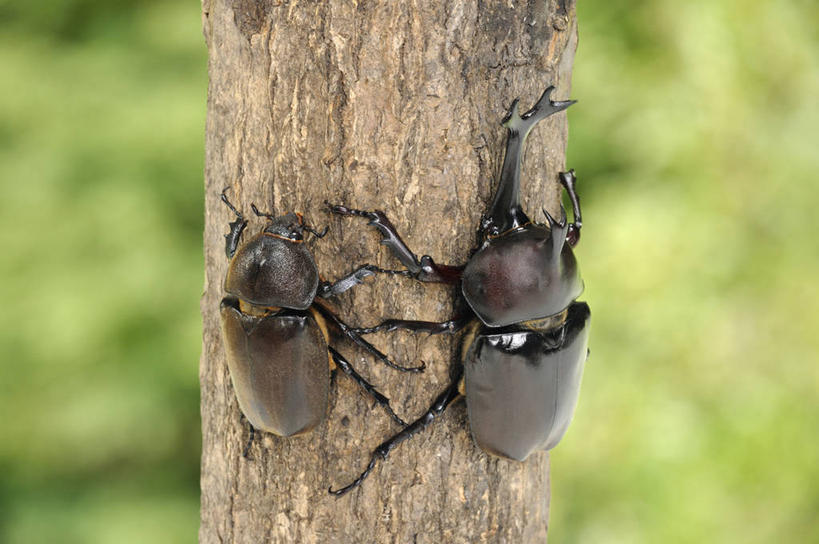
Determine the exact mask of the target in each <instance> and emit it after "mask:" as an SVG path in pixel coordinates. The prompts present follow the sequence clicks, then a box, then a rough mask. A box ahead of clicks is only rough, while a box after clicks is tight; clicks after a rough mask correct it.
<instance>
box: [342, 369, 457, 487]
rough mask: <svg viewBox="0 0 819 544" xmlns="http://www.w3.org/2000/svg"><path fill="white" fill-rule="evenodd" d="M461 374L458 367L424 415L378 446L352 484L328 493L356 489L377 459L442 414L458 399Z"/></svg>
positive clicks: (383, 457)
mask: <svg viewBox="0 0 819 544" xmlns="http://www.w3.org/2000/svg"><path fill="white" fill-rule="evenodd" d="M462 374H463V368H462V367H459V370H458V375H457V376H455V379H454V381H453V382H452V384H450V386H449V387H447V388H446V390H444V392H443V393H441V394H440V395H438V397H437V398H436V399H435V402H433V403H432V406H430V407H429V410H427V411H426V413H424V415H422V416H421V417H419V418H418V419H416V420H415V421H413V422H412V423H410V424H409V425H407V426H406V427H404V428H403V429H402V430H401V431H399V432H398V433H397V434H395V435H394V436H393V437H392V438H390V439H389V440H387V441H386V442H383V443H382V444H381V445H380V446H378V447H377V448H376V449H375V450H374V451H373V453H372V457H371V458H370V462H369V464H368V465H367V468H366V469H365V470H364V472H362V473H361V475H360V476H359V477H358V478H356V479H355V480H353V482H352V483H350V484H348V485H346V486H344V487H342V488H341V489H336V490H333V488H332V487H331V488H330V489H328V491H329V492H330V493H332V494H333V495H335V496H337V497H340V496H341V495H344V494H345V493H347V492H349V491H351V490H352V489H354V488H356V487H358V486H359V485H360V484H361V482H363V481H364V479H365V478H367V476H369V475H370V472H372V470H373V468H374V467H375V463H376V462H377V461H378V460H379V459H386V458H387V456H388V455H389V454H390V452H391V451H392V450H394V449H395V448H396V447H397V446H398V445H399V444H400V443H401V442H404V441H405V440H409V439H410V438H412V437H413V436H415V435H416V434H417V433H419V432H421V431H423V430H424V429H426V428H427V427H428V426H429V425H430V424H431V423H432V422H433V421H435V419H436V418H437V417H439V416H440V415H441V414H443V413H444V410H446V409H447V407H448V406H449V405H450V404H451V403H452V401H453V400H455V399H456V398H458V396H459V395H460V393H459V392H458V387H459V385H460V381H461V375H462Z"/></svg>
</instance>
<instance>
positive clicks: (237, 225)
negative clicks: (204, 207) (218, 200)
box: [222, 187, 247, 259]
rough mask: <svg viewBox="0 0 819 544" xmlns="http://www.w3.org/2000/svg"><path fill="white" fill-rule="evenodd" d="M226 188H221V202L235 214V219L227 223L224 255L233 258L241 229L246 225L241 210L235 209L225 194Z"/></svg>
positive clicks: (240, 235)
mask: <svg viewBox="0 0 819 544" xmlns="http://www.w3.org/2000/svg"><path fill="white" fill-rule="evenodd" d="M227 190H228V188H227V187H225V188H224V189H222V202H224V203H225V205H227V207H228V208H230V211H232V212H233V213H235V214H236V221H231V222H230V223H228V225H229V226H230V232H229V233H227V234H225V255H227V258H228V259H231V258H233V254H234V253H236V248H238V247H239V239H240V238H241V237H242V231H243V230H245V227H247V220H246V219H245V217H244V216H243V215H242V212H240V211H239V210H237V209H236V208H235V207H234V206H233V204H231V203H230V201H229V200H228V198H227V195H226V194H225V193H226V192H227Z"/></svg>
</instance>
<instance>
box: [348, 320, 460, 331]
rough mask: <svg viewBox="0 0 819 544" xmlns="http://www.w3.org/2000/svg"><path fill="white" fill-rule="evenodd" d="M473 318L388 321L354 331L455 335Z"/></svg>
mask: <svg viewBox="0 0 819 544" xmlns="http://www.w3.org/2000/svg"><path fill="white" fill-rule="evenodd" d="M470 320H471V318H469V317H456V318H455V319H450V320H449V321H440V322H437V321H413V320H409V319H387V320H385V321H382V322H381V323H379V324H378V325H376V326H375V327H360V328H355V329H352V330H353V332H355V333H356V334H372V333H374V332H392V331H395V330H398V329H404V330H408V331H412V332H426V333H429V334H455V333H456V332H458V331H460V330H461V329H463V328H464V327H465V326H466V324H467V323H469V321H470Z"/></svg>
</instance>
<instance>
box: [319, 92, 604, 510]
mask: <svg viewBox="0 0 819 544" xmlns="http://www.w3.org/2000/svg"><path fill="white" fill-rule="evenodd" d="M553 90H554V87H551V86H550V87H548V88H547V89H546V90H545V91H544V93H543V95H542V96H541V97H540V99H539V100H538V101H537V103H536V104H535V106H534V107H533V108H532V109H531V110H529V111H528V112H526V113H524V114H523V115H521V114H520V113H519V111H518V100H515V101H514V102H513V103H512V106H511V108H510V110H509V111H508V113H507V115H506V117H505V118H504V120H503V122H502V125H503V126H505V127H506V128H507V129H508V136H507V140H506V153H505V156H504V161H503V166H502V169H501V175H500V181H499V183H498V188H497V191H496V193H495V196H494V199H493V202H492V204H491V206H490V208H489V211H488V213H486V214H485V215H484V216H483V217H482V219H481V222H480V226H479V229H478V239H479V243H478V247H477V248H475V249H474V250H473V252H472V254H471V256H470V258H469V259H468V261H467V263H466V264H465V265H460V266H451V265H440V264H437V263H435V262H434V261H433V259H432V258H431V257H430V256H429V255H424V256H422V257H421V258H420V259H419V258H417V257H416V255H415V254H414V253H413V252H412V251H410V249H409V248H408V247H407V246H406V244H405V243H404V242H403V240H401V237H400V236H399V235H398V233H397V231H396V229H395V227H394V226H393V224H392V223H391V222H390V221H389V219H388V218H387V217H386V215H385V214H384V213H383V212H381V211H362V210H356V209H353V208H348V207H345V206H338V205H335V206H333V205H330V211H331V212H332V213H335V214H338V215H342V216H359V217H364V218H367V219H369V225H371V226H374V227H375V228H376V229H378V231H379V232H380V234H381V235H382V243H383V244H385V245H386V246H388V247H389V248H390V250H391V251H392V252H393V253H394V254H395V256H396V257H397V258H398V259H399V260H400V261H401V263H402V264H403V265H404V267H405V268H406V269H407V270H408V271H409V272H410V275H411V276H412V277H413V278H415V279H416V280H419V281H422V282H439V283H448V284H453V285H455V284H460V291H461V296H462V299H463V300H464V301H466V305H467V308H466V314H465V315H464V316H462V317H459V318H455V319H451V320H449V321H444V322H441V323H437V322H429V321H410V320H400V319H388V320H386V321H384V322H382V323H381V324H379V325H377V326H375V327H370V328H360V329H356V332H358V333H360V334H367V333H373V332H378V331H393V330H396V329H407V330H410V331H415V332H427V333H431V334H437V333H455V332H458V331H460V330H462V329H464V330H465V333H464V335H463V339H462V348H461V355H460V364H457V365H455V366H454V369H453V370H454V371H453V372H452V381H451V384H450V385H449V386H448V387H447V388H446V389H445V390H444V391H443V392H442V393H441V394H440V395H438V397H437V398H436V399H435V401H434V402H433V403H432V405H431V406H430V408H429V409H428V410H427V411H426V412H425V413H424V414H423V415H422V416H421V417H420V418H418V419H417V420H415V421H414V422H413V423H411V424H410V425H408V426H407V427H405V428H404V429H403V430H401V431H400V432H398V433H397V434H396V435H394V436H393V437H391V438H390V439H388V440H387V441H385V442H383V443H382V444H381V445H380V446H378V447H377V448H376V449H375V450H374V451H373V453H372V456H371V459H370V462H369V464H368V466H367V468H366V469H365V470H364V472H362V473H361V475H360V476H359V477H358V478H356V479H355V480H354V481H353V482H352V483H350V484H349V485H347V486H345V487H342V488H340V489H337V490H333V489H332V488H331V489H330V490H329V491H330V493H333V494H335V495H343V494H344V493H347V492H349V491H350V490H351V489H353V488H355V487H356V486H358V485H359V484H360V483H361V482H362V481H363V480H364V479H365V478H366V477H367V476H368V475H369V473H370V472H371V471H372V469H373V468H374V466H375V464H376V462H377V461H378V460H379V459H386V458H387V456H388V455H389V453H390V452H391V451H392V450H393V449H394V448H395V447H396V446H398V445H399V444H400V443H401V442H403V441H405V440H407V439H409V438H411V437H412V436H413V435H415V434H416V433H417V432H419V431H421V430H423V429H424V428H426V427H427V426H428V425H430V424H431V423H432V422H433V421H434V420H435V419H436V418H438V417H439V416H441V415H442V414H443V412H444V411H445V410H446V408H447V407H448V406H449V405H450V404H451V403H452V402H453V401H454V400H455V399H457V398H459V397H461V396H464V397H465V398H466V405H467V414H468V419H469V425H470V429H471V433H472V436H473V438H474V440H475V442H476V443H477V445H478V446H479V447H480V448H481V449H483V450H484V451H486V452H487V453H490V454H492V455H495V456H498V457H502V458H507V459H513V460H517V461H524V460H525V459H526V458H527V457H528V456H529V455H530V454H531V453H532V452H534V451H537V450H549V449H551V448H553V447H554V446H555V445H557V443H558V442H559V441H560V439H561V438H562V437H563V435H564V433H565V432H566V429H567V428H568V426H569V423H570V422H571V419H572V416H573V414H574V410H575V406H576V404H577V399H578V393H579V390H580V379H581V376H582V373H583V366H584V364H585V361H586V359H587V357H588V335H589V324H590V317H591V312H590V310H589V306H588V305H587V304H586V303H585V302H578V301H577V298H578V297H579V296H580V295H581V293H582V292H583V288H584V285H583V281H582V279H581V278H580V273H579V269H578V266H577V261H576V259H575V256H574V252H573V251H572V248H573V247H574V246H575V245H576V244H577V243H578V241H579V239H580V229H581V227H582V218H581V212H580V200H579V198H578V196H577V191H576V188H575V182H576V178H575V174H574V171H573V170H570V171H568V172H561V173H560V174H559V179H560V182H561V184H562V186H563V187H564V188H565V190H566V191H567V193H568V195H569V199H570V200H571V203H572V212H573V221H572V222H571V223H569V222H568V219H567V217H566V211H565V209H564V208H563V206H562V205H561V213H562V217H561V219H560V220H559V221H558V220H555V219H554V218H553V217H552V216H551V215H550V214H549V213H548V212H546V210H543V212H544V215H545V216H546V220H547V223H546V224H540V223H536V222H533V221H532V220H531V219H529V217H528V216H527V215H526V214H525V213H524V211H523V209H522V208H521V204H520V169H521V154H522V151H523V146H524V143H525V141H526V137H527V135H528V134H529V132H530V131H531V130H532V128H533V127H534V126H535V125H536V124H537V123H538V122H539V121H541V120H543V119H545V118H546V117H549V116H550V115H553V114H555V113H558V112H560V111H563V110H565V109H566V108H568V107H569V106H571V105H572V104H573V103H574V102H575V101H574V100H566V101H552V100H551V98H550V97H551V94H552V92H553Z"/></svg>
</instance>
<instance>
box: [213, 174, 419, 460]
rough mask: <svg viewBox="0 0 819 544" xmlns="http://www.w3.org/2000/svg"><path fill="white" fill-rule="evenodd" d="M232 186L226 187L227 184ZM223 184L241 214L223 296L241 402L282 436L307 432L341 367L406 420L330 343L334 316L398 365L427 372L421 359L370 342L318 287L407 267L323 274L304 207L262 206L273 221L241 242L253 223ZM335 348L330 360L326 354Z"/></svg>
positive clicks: (229, 244)
mask: <svg viewBox="0 0 819 544" xmlns="http://www.w3.org/2000/svg"><path fill="white" fill-rule="evenodd" d="M226 190H227V189H225V191H226ZM225 191H223V192H222V201H223V202H224V203H225V204H226V205H227V206H228V207H229V208H230V209H231V210H232V211H233V213H235V214H236V216H237V219H236V221H233V222H231V223H230V233H228V234H226V235H225V254H226V255H227V257H228V259H230V265H229V267H228V272H227V276H226V277H225V291H226V292H227V296H226V297H225V298H224V299H223V300H222V303H221V315H222V333H223V337H224V340H225V348H226V351H227V360H228V368H229V370H230V377H231V380H232V382H233V388H234V390H235V391H236V398H237V400H238V401H239V407H240V408H241V410H242V413H243V414H244V415H245V417H246V418H247V420H248V421H249V422H250V425H251V427H250V440H249V441H248V443H247V446H246V447H245V450H244V453H243V455H244V456H245V457H247V453H248V450H249V448H250V445H251V443H252V441H253V435H254V429H261V430H263V431H267V432H270V433H273V434H277V435H279V436H294V435H298V434H302V433H306V432H307V431H309V430H311V429H312V428H313V427H315V426H316V425H318V424H319V423H321V421H323V419H324V416H325V413H326V412H327V403H328V395H329V386H330V385H329V384H330V371H331V370H332V369H335V368H340V369H341V370H342V371H343V372H344V373H345V374H347V375H348V376H350V377H351V378H352V379H353V380H355V382H356V383H358V385H360V386H361V387H362V388H363V389H364V390H365V391H366V392H367V393H368V394H369V395H370V396H372V397H373V398H374V399H375V400H376V401H377V402H378V403H379V404H381V406H383V407H384V409H385V410H386V411H387V413H388V414H389V415H390V417H392V419H393V420H395V421H396V422H398V423H399V424H401V425H406V423H404V421H402V420H401V418H399V417H398V416H397V415H396V414H395V412H393V411H392V408H391V407H390V404H389V400H388V399H387V398H386V397H385V396H384V395H382V394H381V393H379V392H378V391H376V389H375V388H374V387H373V386H372V385H371V384H370V383H369V382H368V381H367V380H365V379H364V378H363V377H361V376H360V375H359V374H358V373H357V372H356V371H355V369H353V367H352V366H351V365H350V363H349V362H348V361H347V360H346V359H345V358H344V357H342V355H341V354H340V353H339V352H338V351H336V350H335V349H333V348H332V347H330V346H329V334H328V330H327V324H328V323H330V324H332V325H333V326H335V327H336V328H337V329H339V330H340V331H341V332H342V333H343V334H344V335H345V336H347V337H348V338H350V339H351V340H353V341H354V342H355V343H357V344H358V345H360V346H361V347H363V348H364V349H366V350H368V351H369V352H370V353H372V354H374V355H375V356H376V357H378V358H379V359H380V360H381V361H382V362H384V363H385V364H387V365H389V366H391V367H393V368H396V369H398V370H403V371H408V372H420V371H421V370H422V369H423V366H421V367H413V368H406V367H401V366H398V365H395V364H394V363H392V362H391V361H390V360H389V359H387V357H386V356H384V355H383V354H382V353H381V352H379V351H378V350H377V349H375V347H373V346H372V345H371V344H370V343H369V342H367V341H366V340H364V339H363V338H361V337H360V336H359V335H358V334H357V333H356V332H355V331H353V330H351V329H350V327H348V326H347V325H346V324H344V323H343V322H342V321H341V319H339V318H338V316H336V314H335V313H334V312H333V311H332V309H331V308H330V307H329V306H328V305H327V304H326V303H324V302H323V301H320V300H316V295H318V296H319V297H322V298H327V297H329V296H332V295H336V294H339V293H342V292H344V291H346V290H347V289H349V288H351V287H353V286H354V285H356V284H358V283H361V281H362V280H363V278H365V277H367V276H372V275H374V274H375V273H376V272H382V273H387V274H402V275H406V272H396V271H392V270H383V269H380V268H378V267H375V266H372V265H364V266H362V267H360V268H358V269H357V270H355V271H354V272H352V273H351V274H349V275H348V276H346V277H344V278H343V279H341V280H339V281H337V282H335V283H329V282H324V281H321V282H320V281H319V275H318V270H317V268H316V262H315V260H314V259H313V255H312V254H311V253H310V251H309V250H308V249H307V248H306V247H305V245H304V243H303V242H304V239H303V236H302V234H303V232H304V231H305V230H306V231H308V232H311V233H312V234H314V235H315V236H317V237H319V238H321V237H322V236H324V234H325V233H326V229H325V231H324V232H322V233H318V232H316V231H314V230H313V229H311V228H310V227H308V226H307V225H305V224H304V220H303V219H302V216H301V215H300V214H296V213H288V214H286V215H283V216H281V217H273V216H272V215H271V214H266V213H261V212H259V210H258V209H256V206H255V205H251V207H252V209H253V212H254V213H255V214H256V215H257V216H263V217H267V219H268V220H269V221H270V223H269V224H268V225H267V227H265V228H264V229H263V230H262V231H261V232H259V233H258V234H257V235H255V236H253V237H252V238H251V239H250V240H247V241H246V242H245V243H244V244H242V245H241V246H239V240H240V238H241V236H242V231H244V229H245V227H247V221H246V220H245V218H244V216H243V215H242V214H241V213H240V212H239V211H238V210H237V209H236V208H234V207H233V205H232V204H231V203H230V202H229V201H228V199H227V197H226V196H225ZM328 354H329V363H330V364H329V366H328V364H327V358H328Z"/></svg>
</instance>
